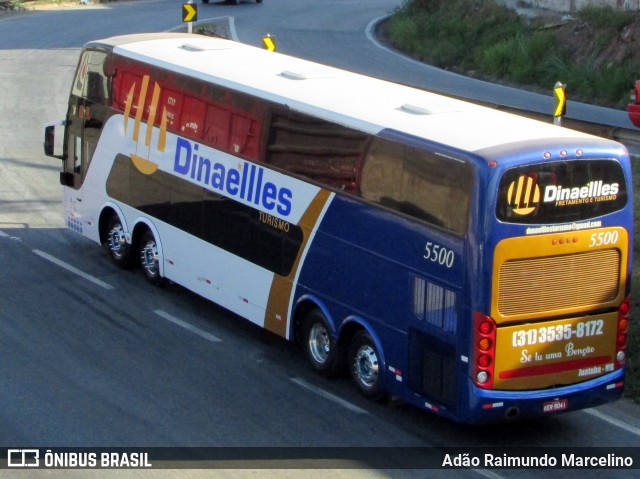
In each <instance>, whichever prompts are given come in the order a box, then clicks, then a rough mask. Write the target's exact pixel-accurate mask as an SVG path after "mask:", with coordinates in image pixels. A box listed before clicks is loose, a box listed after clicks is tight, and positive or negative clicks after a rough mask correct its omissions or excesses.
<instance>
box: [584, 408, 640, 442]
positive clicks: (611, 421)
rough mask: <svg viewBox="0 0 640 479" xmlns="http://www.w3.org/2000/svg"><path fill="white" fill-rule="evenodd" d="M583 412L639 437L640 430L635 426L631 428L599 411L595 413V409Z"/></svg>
mask: <svg viewBox="0 0 640 479" xmlns="http://www.w3.org/2000/svg"><path fill="white" fill-rule="evenodd" d="M584 412H586V413H587V414H591V415H592V416H595V417H597V418H598V419H602V420H603V421H606V422H608V423H609V424H612V425H614V426H617V427H619V428H620V429H624V430H625V431H627V432H630V433H631V434H635V435H636V436H640V428H637V427H635V426H631V425H629V424H627V423H626V422H623V421H620V420H619V419H616V418H614V417H611V416H609V415H607V414H604V413H601V412H600V411H596V410H595V409H585V410H584Z"/></svg>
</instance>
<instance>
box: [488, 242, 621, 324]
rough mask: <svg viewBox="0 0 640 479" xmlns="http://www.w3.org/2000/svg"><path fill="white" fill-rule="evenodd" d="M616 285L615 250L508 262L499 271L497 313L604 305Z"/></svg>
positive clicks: (615, 291)
mask: <svg viewBox="0 0 640 479" xmlns="http://www.w3.org/2000/svg"><path fill="white" fill-rule="evenodd" d="M619 284H620V251H619V250H617V249H609V250H597V251H588V252H585V253H576V254H570V255H565V256H555V257H546V258H531V259H522V260H513V261H507V262H505V263H504V264H503V265H502V266H501V267H500V280H499V287H498V311H499V312H500V314H502V315H503V316H513V315H520V314H534V313H546V312H551V311H556V310H560V309H567V308H580V307H583V306H585V307H586V306H592V305H597V304H601V303H607V302H609V301H613V300H614V299H615V298H616V297H617V296H618V287H619Z"/></svg>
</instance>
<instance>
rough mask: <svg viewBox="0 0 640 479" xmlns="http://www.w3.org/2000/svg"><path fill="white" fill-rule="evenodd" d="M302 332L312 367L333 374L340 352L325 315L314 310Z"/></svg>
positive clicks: (306, 352) (305, 349)
mask: <svg viewBox="0 0 640 479" xmlns="http://www.w3.org/2000/svg"><path fill="white" fill-rule="evenodd" d="M302 331H303V336H302V337H303V341H304V342H303V345H304V351H305V354H306V356H307V359H308V360H309V362H310V363H311V367H312V368H313V369H315V370H316V371H318V372H322V373H327V374H331V373H333V372H334V370H335V367H336V362H337V361H336V360H337V357H338V351H337V345H336V342H335V339H333V337H332V336H331V330H330V328H329V325H328V324H327V320H326V319H325V318H324V315H323V314H322V313H321V312H320V311H319V310H317V309H314V310H312V311H311V312H310V313H309V315H308V316H307V318H306V320H305V322H304V326H303V330H302Z"/></svg>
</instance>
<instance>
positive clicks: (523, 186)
mask: <svg viewBox="0 0 640 479" xmlns="http://www.w3.org/2000/svg"><path fill="white" fill-rule="evenodd" d="M507 204H508V205H509V206H510V207H511V208H512V211H513V212H514V213H515V214H517V215H519V216H526V215H530V214H531V213H533V212H534V211H535V210H536V209H537V208H538V205H539V204H540V187H539V186H538V183H537V182H536V180H535V179H534V178H532V177H531V176H528V175H520V177H519V178H518V179H517V180H515V181H512V182H511V184H510V185H509V188H508V189H507Z"/></svg>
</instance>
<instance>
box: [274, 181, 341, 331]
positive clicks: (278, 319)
mask: <svg viewBox="0 0 640 479" xmlns="http://www.w3.org/2000/svg"><path fill="white" fill-rule="evenodd" d="M329 195H330V192H329V191H327V190H320V191H319V192H318V194H317V195H316V197H315V198H314V199H313V201H311V204H310V205H309V207H308V208H307V210H306V211H305V212H304V214H303V215H302V218H300V223H299V224H300V226H301V227H302V229H303V231H304V239H303V241H302V244H301V245H300V250H299V251H298V256H297V257H296V260H295V262H294V263H293V267H292V268H291V271H290V272H289V275H288V276H279V275H277V274H276V275H274V276H273V282H272V283H271V290H270V292H269V302H268V303H267V311H266V313H265V320H264V327H265V328H266V329H268V330H269V331H272V332H274V333H276V334H278V335H279V336H282V337H284V338H286V337H287V330H288V327H287V325H288V324H289V319H290V318H289V317H288V309H289V301H290V299H291V295H292V293H293V287H294V284H293V281H294V279H295V277H296V275H297V274H298V269H299V268H300V266H301V264H300V261H301V259H302V255H303V254H304V252H305V251H306V249H307V246H308V244H307V243H308V241H309V236H310V234H311V230H312V229H313V228H315V227H316V225H317V222H318V218H319V217H320V214H321V213H322V210H323V209H324V207H325V204H326V203H327V201H328V199H329Z"/></svg>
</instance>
